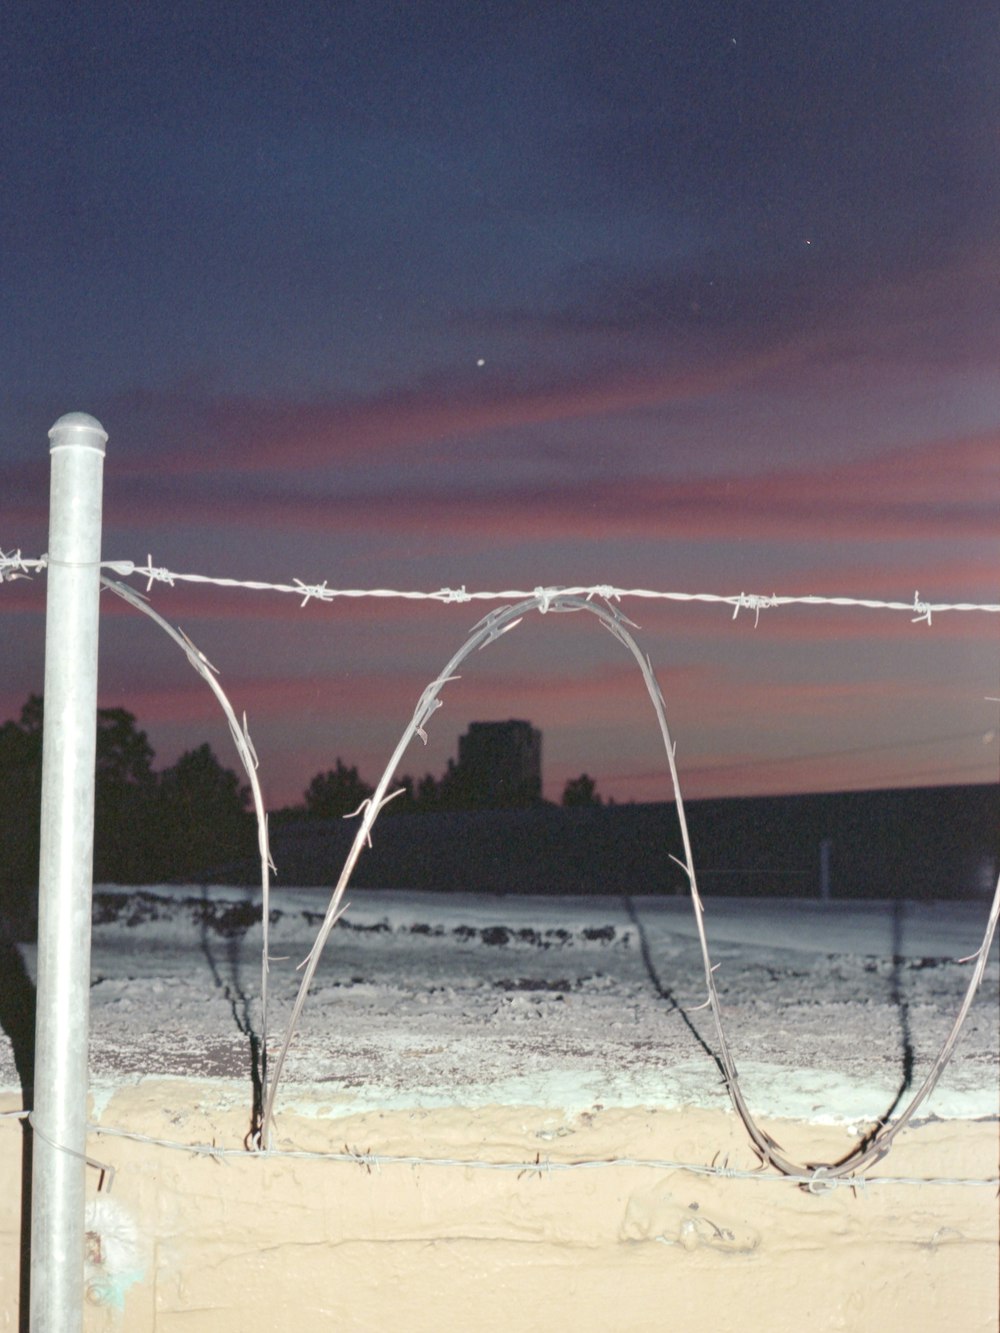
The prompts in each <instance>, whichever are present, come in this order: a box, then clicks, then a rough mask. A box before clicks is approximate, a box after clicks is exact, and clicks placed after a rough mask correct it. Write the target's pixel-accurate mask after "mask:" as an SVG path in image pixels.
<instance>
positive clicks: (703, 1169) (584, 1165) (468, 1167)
mask: <svg viewBox="0 0 1000 1333" xmlns="http://www.w3.org/2000/svg"><path fill="white" fill-rule="evenodd" d="M3 1119H18V1120H28V1121H29V1122H30V1123H31V1124H32V1127H34V1121H33V1120H32V1113H31V1111H30V1110H16V1111H0V1120H3ZM87 1131H88V1133H90V1134H93V1135H95V1136H97V1137H102V1138H116V1139H125V1140H127V1141H128V1142H130V1143H142V1144H146V1145H148V1146H150V1147H154V1148H162V1149H164V1150H165V1151H168V1152H182V1153H187V1154H188V1155H189V1156H192V1157H210V1158H212V1159H214V1160H216V1161H220V1162H223V1161H226V1160H231V1159H235V1160H240V1161H246V1160H247V1159H251V1160H257V1161H261V1160H263V1161H267V1160H269V1159H274V1160H275V1161H309V1162H329V1163H331V1164H333V1165H342V1166H358V1167H361V1168H362V1169H363V1170H365V1171H367V1172H368V1174H369V1175H370V1174H372V1172H379V1171H381V1169H382V1168H383V1167H394V1166H409V1167H422V1166H424V1167H451V1168H455V1169H459V1170H463V1171H514V1172H516V1173H517V1174H518V1176H528V1177H530V1176H537V1177H539V1178H541V1177H544V1176H553V1175H557V1174H560V1173H563V1172H567V1171H588V1170H590V1171H593V1170H607V1169H614V1168H625V1169H630V1170H650V1171H683V1172H686V1173H687V1174H689V1175H696V1176H709V1177H715V1178H717V1179H722V1180H753V1181H757V1182H759V1183H769V1184H791V1185H797V1186H799V1187H800V1188H802V1189H804V1190H806V1191H807V1192H808V1193H810V1194H827V1193H830V1192H831V1191H833V1190H835V1189H852V1190H865V1189H867V1188H868V1187H869V1186H871V1185H906V1186H909V1185H938V1186H941V1185H944V1186H949V1187H950V1186H961V1187H978V1188H987V1189H996V1188H998V1187H1000V1176H870V1175H865V1176H853V1177H852V1176H831V1175H828V1174H827V1170H826V1168H825V1167H816V1168H815V1170H813V1171H809V1172H804V1173H801V1174H799V1175H777V1174H775V1173H773V1172H770V1171H767V1170H766V1169H763V1168H761V1167H760V1166H756V1167H734V1166H730V1165H729V1159H728V1156H727V1157H726V1158H724V1159H723V1161H722V1162H714V1161H713V1162H681V1161H675V1160H673V1159H672V1158H666V1157H575V1158H573V1159H571V1160H570V1161H564V1160H561V1159H559V1158H556V1159H553V1158H551V1157H542V1156H541V1155H540V1154H536V1155H535V1157H534V1158H533V1159H527V1160H522V1159H518V1158H513V1159H507V1158H503V1159H498V1158H488V1157H427V1156H424V1155H423V1154H419V1153H383V1152H373V1151H372V1149H371V1148H368V1149H366V1150H364V1151H362V1150H361V1149H359V1148H354V1147H350V1146H349V1145H348V1144H346V1143H345V1144H344V1147H343V1149H342V1150H341V1151H337V1152H320V1151H317V1150H315V1149H312V1150H310V1149H305V1148H273V1147H270V1148H257V1149H254V1150H252V1151H251V1150H248V1149H247V1148H223V1147H220V1146H219V1145H218V1144H215V1143H183V1142H181V1141H180V1140H178V1139H165V1138H159V1137H157V1136H155V1135H151V1134H141V1133H139V1132H138V1130H132V1129H123V1128H121V1127H119V1126H117V1125H101V1124H97V1123H95V1122H88V1124H87ZM55 1146H56V1147H57V1148H59V1146H60V1145H58V1144H56V1145H55ZM62 1151H65V1152H70V1151H71V1150H70V1149H62ZM87 1160H88V1162H90V1161H91V1159H89V1158H88V1159H87ZM92 1164H93V1165H94V1166H97V1167H100V1168H101V1169H103V1170H105V1171H107V1170H110V1169H111V1168H109V1167H108V1166H107V1165H106V1164H105V1163H103V1162H94V1163H92ZM119 1169H120V1168H119Z"/></svg>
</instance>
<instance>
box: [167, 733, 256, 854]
mask: <svg viewBox="0 0 1000 1333" xmlns="http://www.w3.org/2000/svg"><path fill="white" fill-rule="evenodd" d="M157 795H158V801H157V805H158V819H157V824H158V833H159V839H158V840H159V847H158V856H157V860H158V861H159V862H160V864H161V865H162V866H163V868H164V869H163V871H162V872H161V873H163V874H165V875H166V876H168V877H169V878H170V879H174V880H177V879H187V878H190V877H192V876H198V877H207V876H211V875H212V874H213V872H215V873H218V872H219V871H222V870H224V869H225V867H226V866H228V865H230V864H233V863H236V862H241V861H244V860H246V859H247V858H248V857H252V856H253V855H254V851H255V848H256V837H255V833H254V820H253V816H252V815H251V814H250V813H249V812H248V810H247V807H248V805H249V803H250V789H249V787H246V786H242V785H241V784H240V780H239V778H238V777H237V775H236V774H235V773H234V772H233V771H232V770H231V769H228V768H223V766H222V765H221V764H220V763H219V761H218V759H216V757H215V755H214V754H213V752H212V749H211V746H209V745H207V744H205V745H199V746H198V748H197V749H195V750H187V751H185V753H184V754H182V755H181V757H180V758H179V759H178V760H177V762H176V764H174V765H173V767H171V768H167V769H164V771H163V772H162V773H161V774H160V779H159V783H158V793H157Z"/></svg>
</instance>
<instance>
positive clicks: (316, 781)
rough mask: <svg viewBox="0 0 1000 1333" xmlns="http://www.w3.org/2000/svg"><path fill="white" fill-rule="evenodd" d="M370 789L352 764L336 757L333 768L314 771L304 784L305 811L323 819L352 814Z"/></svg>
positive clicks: (368, 794) (370, 791)
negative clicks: (348, 764)
mask: <svg viewBox="0 0 1000 1333" xmlns="http://www.w3.org/2000/svg"><path fill="white" fill-rule="evenodd" d="M374 790H375V788H374V787H369V785H368V783H367V782H363V781H362V780H361V778H360V777H359V776H358V770H357V769H356V768H355V767H353V766H352V767H351V768H348V767H347V765H346V764H345V763H344V762H343V760H341V759H339V758H338V760H337V767H336V768H328V769H327V771H326V772H325V773H317V774H316V776H315V777H314V778H313V780H312V782H310V784H309V786H308V787H307V788H306V792H305V802H306V813H307V814H310V815H315V816H317V817H322V818H325V819H331V818H336V817H338V816H343V815H350V814H353V813H354V811H355V810H357V808H358V806H359V805H360V804H361V802H362V801H365V800H367V799H368V797H369V796H371V794H372V793H373V791H374ZM400 799H402V798H400Z"/></svg>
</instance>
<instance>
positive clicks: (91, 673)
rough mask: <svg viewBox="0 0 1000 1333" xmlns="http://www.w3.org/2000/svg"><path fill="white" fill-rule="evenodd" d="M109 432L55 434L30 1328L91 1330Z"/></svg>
mask: <svg viewBox="0 0 1000 1333" xmlns="http://www.w3.org/2000/svg"><path fill="white" fill-rule="evenodd" d="M107 438H108V437H107V435H106V434H105V431H104V429H103V427H102V426H101V423H100V422H99V421H95V420H94V418H93V417H90V416H87V415H86V414H85V413H83V412H71V413H69V414H68V415H67V416H64V417H60V418H59V420H58V421H57V422H56V424H55V425H54V426H53V427H52V429H51V430H50V431H49V439H50V441H51V445H50V449H51V455H52V479H51V490H50V495H49V553H48V589H47V601H46V620H45V715H44V730H43V738H42V825H41V860H40V865H39V882H38V1016H37V1019H36V1024H35V1104H34V1111H33V1113H32V1117H31V1123H32V1127H33V1130H34V1139H33V1146H32V1192H31V1325H30V1326H31V1333H79V1330H81V1329H82V1327H83V1263H84V1207H85V1197H84V1193H85V1183H86V1182H85V1172H86V1163H85V1160H84V1155H85V1152H86V1144H87V1038H88V1027H89V1011H90V910H91V897H92V889H93V850H94V766H95V758H96V746H97V621H98V597H99V593H100V566H99V562H100V558H101V495H102V486H103V471H104V446H105V443H106V442H107Z"/></svg>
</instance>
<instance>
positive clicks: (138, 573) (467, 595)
mask: <svg viewBox="0 0 1000 1333" xmlns="http://www.w3.org/2000/svg"><path fill="white" fill-rule="evenodd" d="M50 563H51V561H50V558H49V557H48V556H47V555H42V556H39V557H37V558H27V557H25V556H22V554H21V552H20V551H19V550H18V551H12V552H9V553H8V552H4V551H2V550H0V583H3V582H11V581H12V580H14V579H17V578H28V577H30V576H31V574H32V573H41V572H43V571H44V570H45V569H47V568H48V566H49V565H50ZM100 568H101V569H102V570H106V571H108V572H109V573H112V574H116V575H118V577H119V578H133V577H136V578H143V579H145V580H146V591H147V592H149V591H150V590H151V588H152V587H153V584H154V583H164V584H166V585H168V586H169V587H174V586H176V585H177V584H178V583H198V584H207V585H210V586H213V587H217V588H246V589H248V590H250V591H253V592H279V593H289V594H291V595H292V596H294V597H300V598H301V599H302V600H301V605H302V606H303V607H304V606H306V605H307V604H308V603H309V602H312V601H316V602H333V601H337V600H339V599H342V600H357V599H360V598H368V597H370V598H382V599H392V598H395V599H398V600H402V601H411V602H412V601H422V602H441V603H444V604H446V605H454V604H456V603H462V602H519V601H523V600H524V599H525V598H527V597H537V598H540V599H541V601H540V605H539V608H538V609H539V610H540V611H541V612H542V614H543V615H544V614H545V612H546V611H547V610H549V609H550V604H551V603H552V602H554V600H555V599H556V598H559V597H583V598H586V599H587V600H590V599H593V598H595V597H598V598H601V599H603V600H604V601H606V602H620V601H622V600H624V599H625V598H637V599H645V600H647V601H649V600H654V601H667V602H703V603H708V604H716V605H722V606H731V607H732V608H733V619H734V620H735V619H736V618H737V616H738V615H739V614H740V612H741V611H752V612H753V613H754V624H755V625H756V624H757V623H758V622H759V620H760V613H761V611H765V610H771V609H774V608H776V607H782V606H841V607H860V608H862V609H864V610H873V611H905V612H909V613H910V614H911V615H912V617H913V622H914V624H919V623H924V624H927V625H930V624H932V623H933V617H934V616H935V615H940V614H943V613H944V612H948V611H981V612H987V613H992V614H994V615H996V614H1000V603H988V602H987V603H984V602H929V601H926V600H925V599H923V598H922V597H921V596H920V593H919V591H918V592H915V593H914V594H913V598H912V600H911V601H887V600H881V599H878V598H873V597H839V596H837V597H825V596H820V595H818V594H803V595H785V594H779V593H769V594H760V593H748V592H738V593H710V592H668V591H660V590H657V589H654V588H620V587H616V586H615V585H613V584H610V583H594V584H587V585H583V584H581V585H577V586H565V587H563V586H553V587H544V586H538V587H535V588H532V589H524V588H520V589H518V588H506V589H498V590H493V591H491V590H487V589H477V590H474V591H469V590H468V589H467V588H466V587H465V585H464V584H462V585H461V586H460V587H458V588H438V589H436V590H434V591H432V592H427V591H422V590H419V589H400V588H337V587H330V586H329V584H328V583H327V581H326V580H325V579H324V580H323V581H322V582H321V583H307V582H305V581H304V580H303V579H298V578H293V580H292V582H291V583H272V582H265V581H263V580H258V579H232V578H224V577H220V576H217V575H211V574H195V573H182V572H179V571H177V570H171V569H167V568H165V567H164V566H162V565H154V564H153V557H152V555H149V556H147V559H146V563H145V564H144V565H141V564H137V563H136V562H135V561H132V560H102V561H101V563H100Z"/></svg>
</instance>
